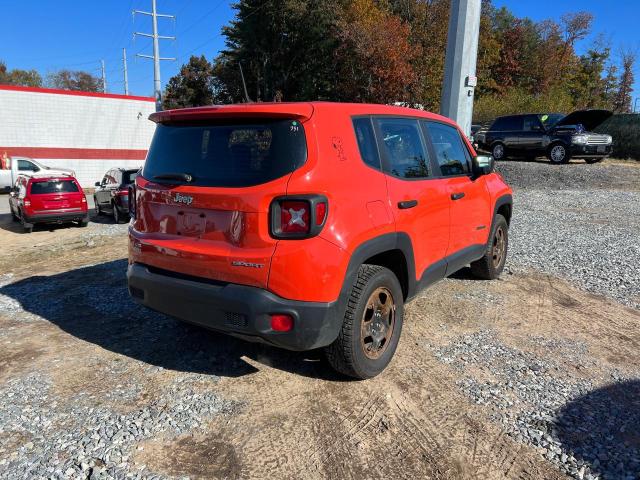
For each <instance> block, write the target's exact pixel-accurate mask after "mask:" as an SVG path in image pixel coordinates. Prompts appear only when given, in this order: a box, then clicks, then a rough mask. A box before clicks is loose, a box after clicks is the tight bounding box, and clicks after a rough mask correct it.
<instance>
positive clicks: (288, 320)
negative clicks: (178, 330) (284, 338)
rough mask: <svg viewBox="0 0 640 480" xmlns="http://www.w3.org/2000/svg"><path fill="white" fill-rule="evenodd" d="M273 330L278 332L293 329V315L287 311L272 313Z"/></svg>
mask: <svg viewBox="0 0 640 480" xmlns="http://www.w3.org/2000/svg"><path fill="white" fill-rule="evenodd" d="M271 330H275V331H276V332H289V331H291V330H293V317H292V316H291V315H289V314H286V313H276V314H272V315H271Z"/></svg>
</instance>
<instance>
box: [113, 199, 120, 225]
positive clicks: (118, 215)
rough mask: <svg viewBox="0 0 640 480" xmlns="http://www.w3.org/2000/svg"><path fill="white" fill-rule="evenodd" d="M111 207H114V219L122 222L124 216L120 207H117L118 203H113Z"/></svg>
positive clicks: (116, 221)
mask: <svg viewBox="0 0 640 480" xmlns="http://www.w3.org/2000/svg"><path fill="white" fill-rule="evenodd" d="M111 208H112V209H113V221H114V222H115V223H116V224H118V223H122V216H121V215H120V211H119V210H118V207H116V204H115V203H112V204H111Z"/></svg>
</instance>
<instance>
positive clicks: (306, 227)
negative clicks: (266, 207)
mask: <svg viewBox="0 0 640 480" xmlns="http://www.w3.org/2000/svg"><path fill="white" fill-rule="evenodd" d="M327 213H328V203H327V199H326V198H325V197H323V196H321V195H300V196H295V197H293V196H292V197H278V198H276V199H274V200H273V202H272V203H271V208H270V219H271V221H270V225H269V227H270V233H271V236H272V237H274V238H283V239H284V238H286V239H303V238H310V237H314V236H316V235H318V233H320V231H321V230H322V227H323V226H324V224H325V222H326V220H327Z"/></svg>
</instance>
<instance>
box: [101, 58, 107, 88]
mask: <svg viewBox="0 0 640 480" xmlns="http://www.w3.org/2000/svg"><path fill="white" fill-rule="evenodd" d="M101 63H102V93H107V74H106V73H105V71H104V60H101Z"/></svg>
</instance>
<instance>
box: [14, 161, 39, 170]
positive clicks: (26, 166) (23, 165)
mask: <svg viewBox="0 0 640 480" xmlns="http://www.w3.org/2000/svg"><path fill="white" fill-rule="evenodd" d="M18 170H21V171H23V172H24V171H33V172H37V171H38V170H40V169H39V168H38V167H36V166H35V165H34V164H33V163H31V162H28V161H27V160H18Z"/></svg>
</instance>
